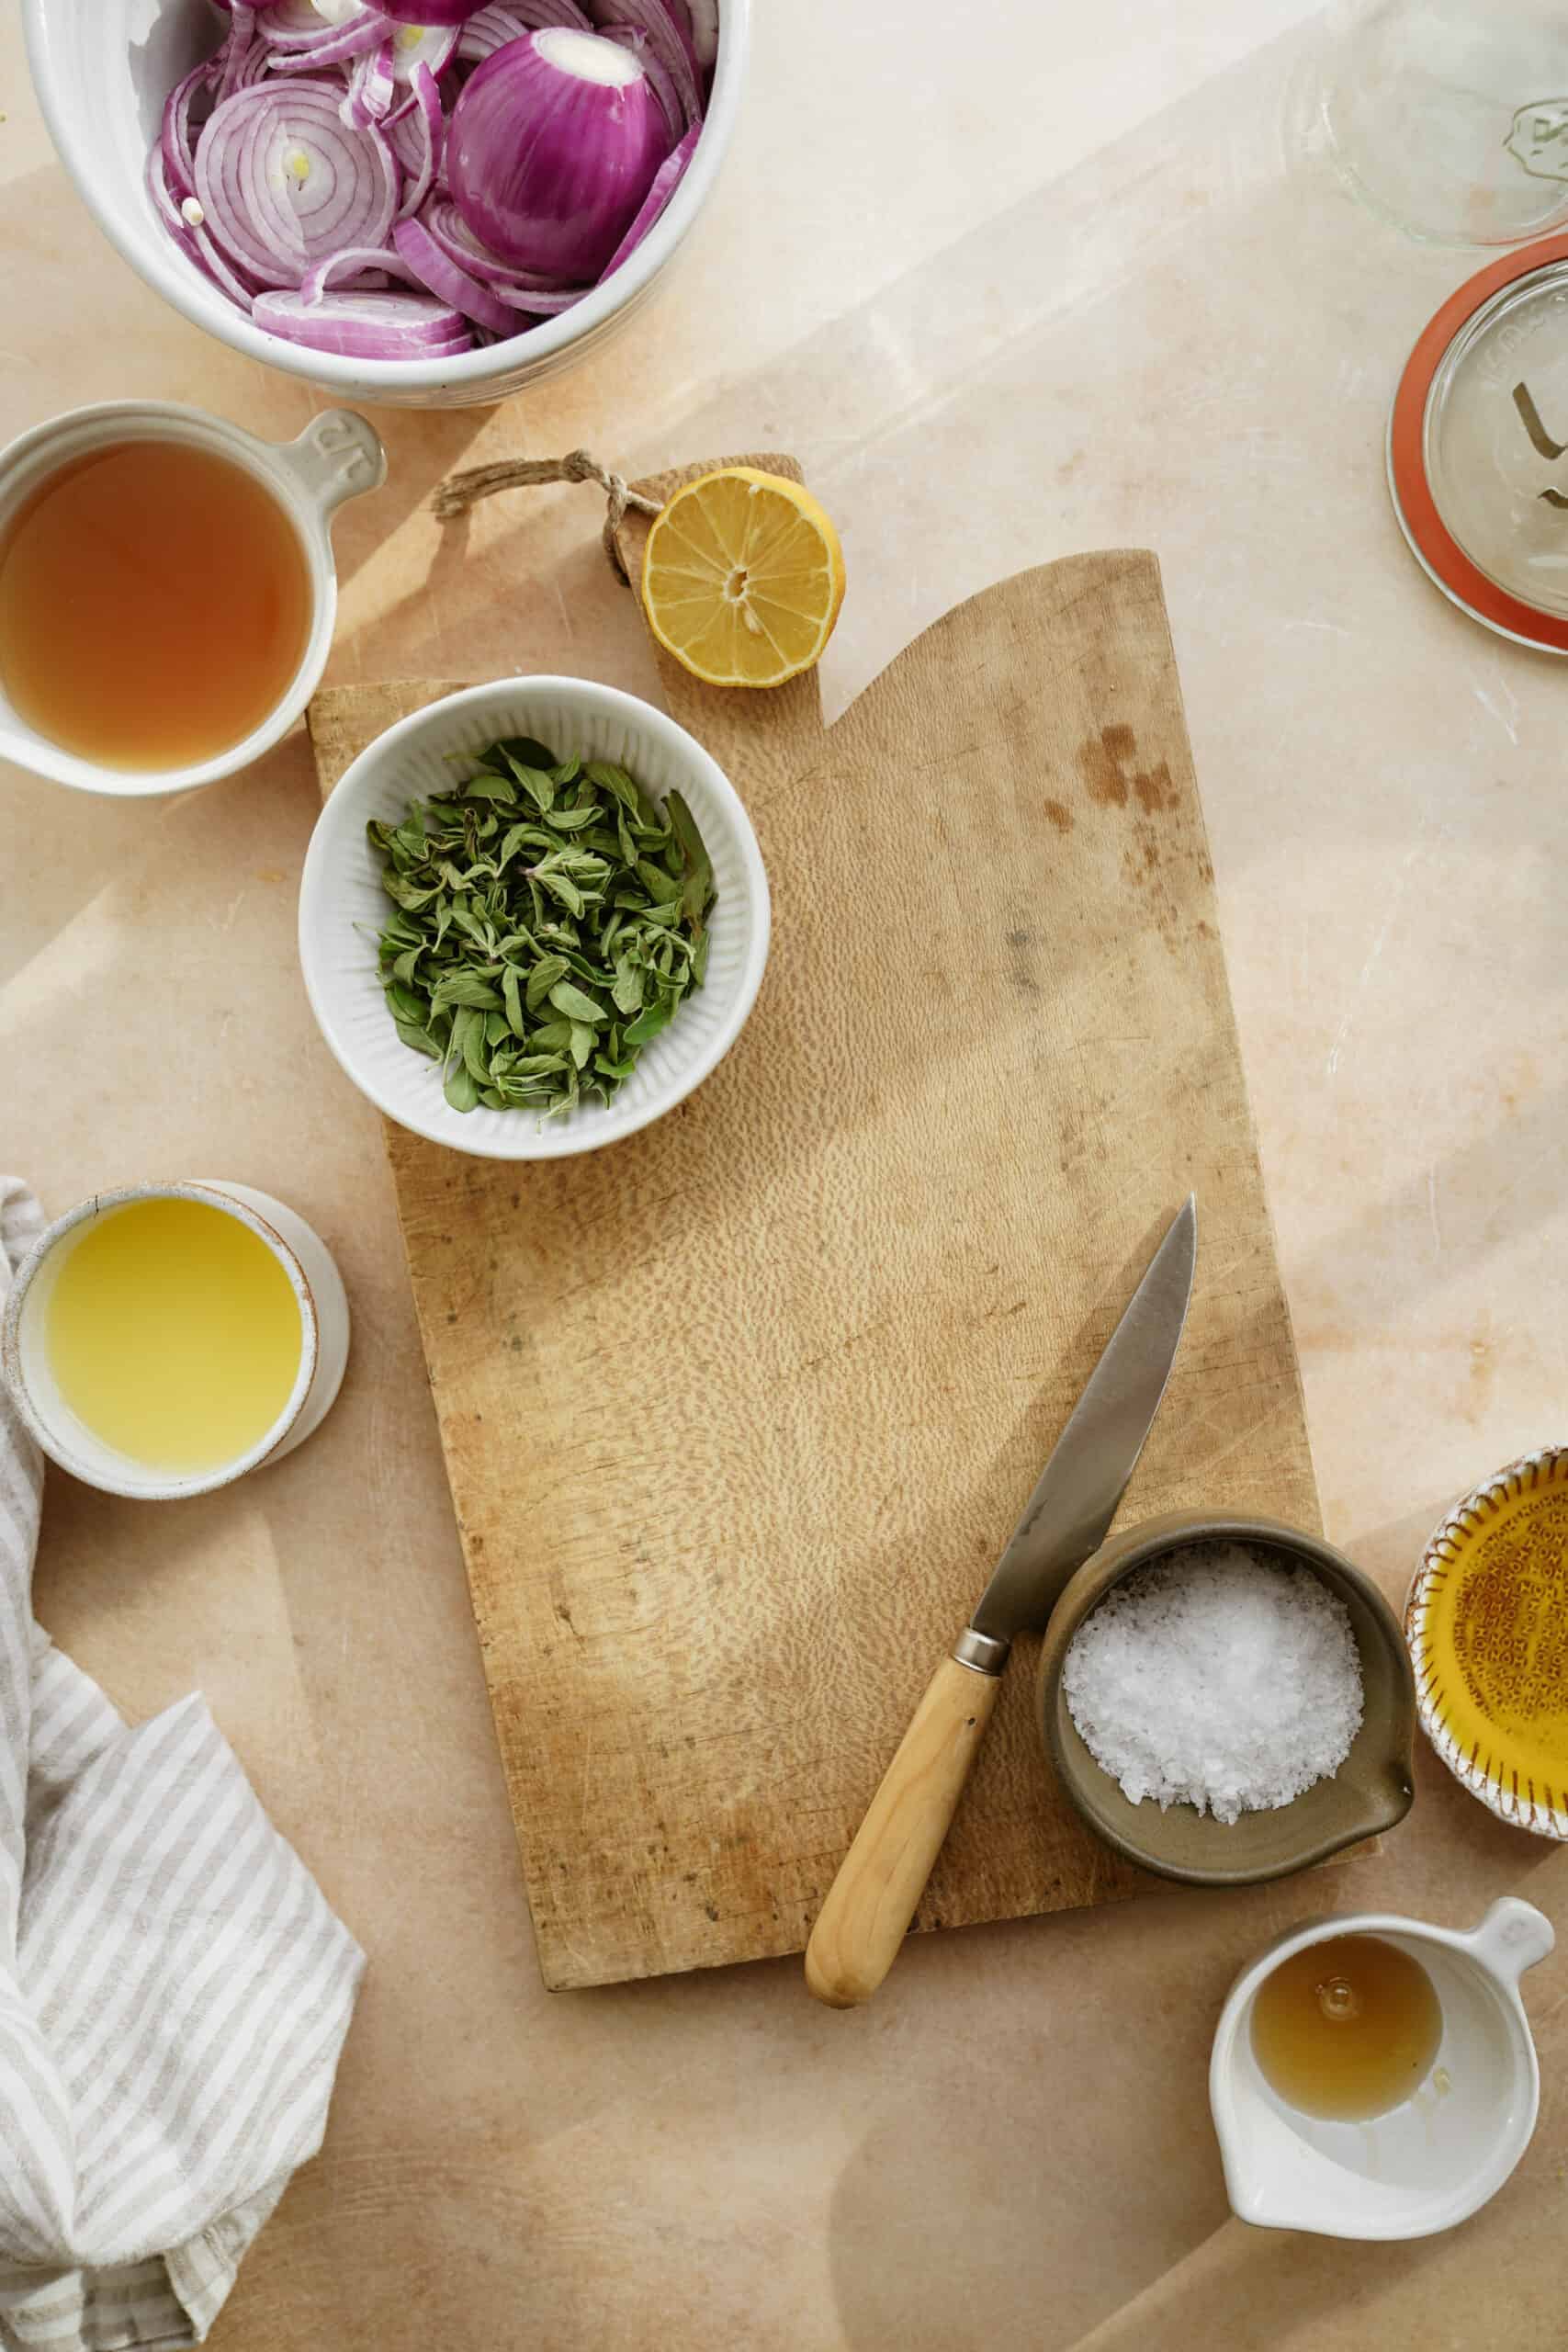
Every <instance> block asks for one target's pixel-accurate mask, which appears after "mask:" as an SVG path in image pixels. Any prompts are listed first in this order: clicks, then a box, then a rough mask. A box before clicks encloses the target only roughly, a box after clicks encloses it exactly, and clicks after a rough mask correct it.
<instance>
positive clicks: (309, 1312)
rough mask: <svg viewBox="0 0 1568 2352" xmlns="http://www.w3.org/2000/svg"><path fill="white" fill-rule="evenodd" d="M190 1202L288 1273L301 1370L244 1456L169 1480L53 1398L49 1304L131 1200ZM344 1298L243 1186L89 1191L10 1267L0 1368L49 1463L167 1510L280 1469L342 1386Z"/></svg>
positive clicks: (295, 1237) (277, 1211)
mask: <svg viewBox="0 0 1568 2352" xmlns="http://www.w3.org/2000/svg"><path fill="white" fill-rule="evenodd" d="M168 1200H183V1201H199V1202H201V1203H202V1204H204V1205H205V1206H206V1207H208V1208H215V1209H221V1210H222V1212H223V1213H224V1215H225V1216H231V1217H234V1218H236V1219H237V1220H238V1221H239V1223H240V1224H242V1225H244V1226H248V1227H250V1230H251V1231H252V1232H253V1233H254V1234H255V1235H257V1236H258V1237H259V1238H260V1239H261V1240H263V1241H265V1243H266V1246H267V1248H268V1249H269V1250H271V1251H272V1253H273V1255H274V1257H275V1258H276V1260H277V1261H278V1263H279V1265H280V1266H281V1267H282V1268H283V1271H284V1272H285V1273H286V1274H287V1275H288V1281H289V1285H290V1287H291V1289H292V1290H293V1293H294V1295H295V1298H296V1300H297V1301H298V1303H299V1325H300V1346H299V1372H298V1374H296V1376H295V1381H294V1385H293V1387H292V1389H291V1390H290V1391H289V1394H288V1403H287V1404H286V1405H285V1406H284V1408H283V1410H282V1411H281V1412H280V1413H279V1415H278V1417H277V1419H276V1421H275V1422H274V1423H273V1425H272V1427H271V1429H269V1430H267V1431H266V1433H265V1436H264V1437H262V1438H261V1439H259V1440H258V1442H256V1444H254V1446H252V1447H251V1449H250V1451H249V1452H248V1453H243V1454H240V1455H238V1456H237V1457H236V1458H235V1459H234V1460H233V1461H232V1462H226V1463H223V1464H220V1467H219V1468H218V1469H216V1470H204V1471H199V1472H196V1473H193V1474H192V1475H190V1476H184V1477H169V1476H166V1475H162V1474H160V1473H159V1472H157V1471H154V1470H150V1469H148V1468H147V1466H146V1464H144V1463H141V1462H137V1461H135V1460H134V1459H133V1458H132V1457H131V1456H130V1455H129V1454H125V1453H120V1452H119V1451H118V1448H117V1447H115V1446H110V1445H106V1444H105V1443H104V1442H103V1440H102V1438H100V1437H98V1436H97V1435H96V1432H95V1431H94V1430H90V1429H88V1428H87V1426H86V1424H85V1422H84V1421H82V1420H81V1419H79V1418H78V1417H77V1415H76V1414H75V1413H73V1411H72V1409H71V1408H70V1406H69V1405H68V1404H67V1403H66V1402H65V1399H64V1398H63V1397H62V1395H61V1393H60V1386H59V1383H58V1382H57V1381H56V1379H55V1377H54V1374H53V1372H52V1370H51V1365H50V1361H49V1349H48V1343H47V1325H48V1316H49V1302H50V1297H51V1293H52V1291H53V1288H54V1285H55V1283H56V1282H57V1281H58V1280H59V1278H60V1273H61V1270H62V1267H63V1266H64V1264H65V1261H66V1260H67V1259H68V1258H69V1257H70V1255H71V1253H72V1251H73V1250H74V1249H75V1248H76V1246H77V1244H78V1243H79V1242H81V1241H84V1240H85V1238H86V1237H87V1235H88V1234H89V1233H90V1232H91V1231H92V1230H93V1228H94V1227H95V1226H96V1225H97V1224H98V1223H99V1222H100V1221H101V1220H102V1219H103V1218H104V1217H107V1216H115V1215H116V1214H117V1213H118V1211H119V1210H121V1209H124V1208H128V1207H130V1205H131V1204H133V1203H135V1202H138V1201H168ZM348 1332H349V1318H348V1299H347V1296H346V1295H345V1293H344V1286H343V1277H342V1276H341V1275H340V1273H339V1272H338V1270H337V1267H336V1266H335V1265H334V1263H333V1258H332V1254H331V1252H330V1251H329V1250H328V1248H327V1245H326V1243H325V1242H324V1241H323V1240H322V1239H321V1236H320V1234H318V1233H316V1232H314V1231H312V1229H311V1227H310V1226H308V1225H307V1224H306V1222H305V1220H304V1218H303V1217H302V1216H297V1215H296V1213H295V1211H294V1210H293V1209H291V1208H288V1207H287V1206H286V1205H285V1204H284V1203H283V1202H282V1201H278V1200H274V1199H273V1197H272V1195H271V1194H270V1193H258V1192H256V1191H254V1189H253V1187H252V1186H251V1185H249V1184H231V1183H230V1182H228V1181H227V1180H226V1179H225V1180H221V1181H216V1182H213V1181H206V1180H203V1181H198V1182H191V1183H183V1184H126V1185H122V1186H120V1187H118V1189H117V1190H116V1191H114V1192H112V1193H94V1194H93V1197H92V1199H91V1200H89V1201H84V1202H82V1204H81V1205H80V1206H79V1207H77V1208H73V1209H71V1210H69V1211H68V1212H67V1214H66V1215H65V1216H62V1217H57V1218H56V1219H55V1222H54V1223H53V1224H52V1225H51V1226H50V1227H48V1229H47V1230H46V1231H45V1232H43V1233H41V1234H40V1235H39V1238H38V1239H37V1241H36V1242H35V1243H34V1244H33V1246H32V1248H31V1250H29V1251H28V1255H27V1256H26V1258H24V1260H23V1261H22V1263H21V1265H20V1266H19V1267H18V1268H17V1278H16V1281H15V1282H14V1283H12V1285H11V1295H10V1297H9V1298H8V1300H7V1301H6V1317H5V1323H4V1327H3V1329H0V1370H3V1371H4V1374H5V1378H6V1386H7V1387H8V1388H9V1390H10V1392H11V1397H12V1401H13V1402H14V1404H15V1405H16V1408H17V1412H18V1413H19V1414H20V1415H21V1417H22V1419H23V1421H24V1422H25V1424H26V1425H27V1427H28V1430H30V1431H31V1433H32V1435H33V1437H34V1438H35V1439H36V1440H37V1442H38V1443H39V1445H40V1446H41V1447H42V1448H43V1450H44V1452H45V1453H47V1454H48V1456H49V1458H50V1460H51V1462H57V1463H58V1464H60V1466H61V1468H62V1470H69V1471H70V1473H71V1475H72V1476H73V1478H80V1479H81V1480H82V1481H83V1483H84V1485H85V1486H89V1487H100V1488H101V1489H102V1490H103V1491H104V1493H106V1494H110V1495H130V1496H131V1497H133V1498H135V1499H137V1500H139V1501H143V1502H169V1501H174V1500H175V1499H177V1498H181V1497H184V1496H186V1495H204V1494H208V1493H209V1492H210V1491H211V1489H212V1488H213V1487H227V1486H229V1485H230V1484H231V1482H232V1481H233V1480H234V1479H236V1478H243V1476H244V1475H245V1472H246V1471H247V1470H254V1469H256V1468H257V1467H258V1466H259V1465H260V1464H262V1463H264V1462H280V1461H281V1460H282V1458H283V1456H284V1455H285V1454H286V1453H293V1451H294V1449H295V1447H296V1446H297V1445H303V1443H304V1442H305V1440H306V1439H307V1438H308V1437H309V1436H310V1433H311V1431H312V1430H315V1429H317V1428H318V1427H319V1426H320V1424H321V1420H322V1419H323V1418H324V1417H325V1415H326V1413H327V1411H328V1408H330V1407H331V1405H332V1404H333V1400H334V1398H335V1397H336V1396H337V1393H338V1390H339V1389H340V1388H341V1386H342V1385H343V1375H344V1367H345V1366H346V1364H347V1363H348Z"/></svg>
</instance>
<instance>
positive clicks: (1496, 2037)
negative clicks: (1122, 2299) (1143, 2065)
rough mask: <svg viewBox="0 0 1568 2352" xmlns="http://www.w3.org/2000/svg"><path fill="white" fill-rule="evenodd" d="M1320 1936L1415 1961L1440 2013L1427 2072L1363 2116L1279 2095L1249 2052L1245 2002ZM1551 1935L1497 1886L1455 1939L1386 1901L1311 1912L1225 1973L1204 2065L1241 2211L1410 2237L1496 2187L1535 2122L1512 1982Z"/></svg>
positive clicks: (1440, 2225)
mask: <svg viewBox="0 0 1568 2352" xmlns="http://www.w3.org/2000/svg"><path fill="white" fill-rule="evenodd" d="M1328 1936H1379V1937H1381V1938H1382V1940H1383V1941H1384V1942H1385V1943H1391V1944H1396V1945H1398V1947H1399V1948H1400V1949H1401V1951H1406V1952H1408V1953H1409V1954H1410V1957H1411V1958H1412V1959H1413V1960H1415V1961H1417V1962H1419V1963H1420V1965H1421V1966H1422V1967H1423V1968H1424V1969H1425V1970H1426V1972H1427V1975H1428V1977H1429V1978H1430V1979H1431V1983H1432V1989H1433V1991H1434V1992H1435V1993H1436V1994H1437V1996H1438V2005H1439V2007H1441V2010H1442V2013H1443V2033H1442V2040H1441V2041H1440V2042H1439V2044H1438V2054H1437V2057H1436V2059H1435V2061H1434V2062H1433V2065H1432V2069H1431V2072H1430V2073H1429V2075H1427V2080H1426V2081H1425V2082H1424V2083H1423V2084H1422V2085H1421V2086H1420V2087H1419V2089H1418V2090H1417V2091H1416V2093H1415V2094H1414V2096H1413V2097H1412V2098H1408V2099H1406V2100H1405V2101H1404V2105H1403V2106H1401V2107H1396V2108H1394V2109H1392V2110H1391V2111H1390V2112H1389V2113H1388V2114H1386V2115H1377V2116H1373V2117H1371V2119H1370V2120H1368V2121H1366V2122H1364V2123H1329V2122H1325V2121H1322V2120H1319V2119H1318V2118H1316V2117H1314V2116H1310V2115H1303V2113H1302V2112H1301V2111H1300V2110H1299V2109H1295V2108H1292V2107H1291V2106H1289V2105H1288V2104H1287V2103H1286V2102H1285V2101H1284V2100H1283V2099H1282V2098H1280V2097H1279V2095H1278V2094H1277V2093H1276V2092H1275V2091H1273V2090H1272V2089H1270V2087H1269V2084H1268V2083H1267V2082H1265V2080H1264V2078H1263V2075H1262V2073H1261V2071H1260V2069H1259V2067H1258V2061H1257V2059H1256V2058H1255V2057H1254V2056H1253V2054H1252V2035H1251V2027H1252V2005H1253V2002H1254V2000H1255V1999H1256V1998H1257V1996H1258V1987H1259V1986H1260V1985H1262V1984H1263V1982H1264V1980H1265V1978H1267V1977H1269V1976H1271V1975H1272V1974H1273V1973H1274V1971H1275V1969H1276V1968H1278V1967H1279V1965H1280V1962H1281V1961H1283V1960H1288V1959H1289V1958H1290V1956H1291V1954H1292V1952H1295V1951H1302V1950H1303V1947H1304V1946H1306V1945H1309V1944H1314V1943H1320V1942H1322V1941H1323V1939H1325V1937H1328ZM1552 1942H1553V1937H1552V1930H1551V1921H1550V1920H1549V1919H1547V1918H1546V1917H1544V1916H1543V1915H1542V1913H1540V1911H1538V1910H1537V1909H1536V1908H1535V1906H1534V1905H1533V1904H1529V1903H1521V1902H1520V1901H1519V1900H1518V1898H1517V1896H1515V1895H1505V1896H1504V1897H1503V1899H1502V1900H1501V1901H1500V1902H1497V1903H1494V1905H1492V1908H1491V1909H1490V1910H1489V1911H1488V1912H1487V1914H1486V1917H1484V1919H1483V1920H1482V1922H1481V1925H1480V1926H1479V1927H1478V1928H1472V1929H1471V1931H1470V1933H1469V1934H1468V1935H1460V1934H1457V1933H1455V1932H1454V1931H1453V1930H1452V1929H1451V1928H1433V1927H1428V1926H1427V1923H1426V1922H1425V1921H1424V1920H1421V1919H1406V1918H1402V1917H1399V1916H1398V1915H1397V1914H1395V1913H1393V1912H1388V1913H1384V1912H1379V1911H1366V1912H1358V1913H1356V1914H1354V1915H1353V1916H1351V1917H1341V1918H1337V1919H1334V1918H1331V1919H1318V1920H1314V1923H1313V1925H1312V1926H1311V1927H1310V1928H1298V1929H1297V1930H1296V1932H1295V1933H1294V1934H1293V1935H1289V1936H1282V1937H1281V1938H1280V1941H1279V1942H1278V1943H1276V1944H1274V1945H1272V1946H1271V1947H1270V1948H1269V1951H1266V1952H1265V1953H1264V1954H1263V1955H1262V1957H1261V1958H1260V1959H1258V1960H1257V1961H1255V1962H1253V1964H1252V1966H1251V1967H1250V1968H1248V1969H1247V1970H1246V1971H1245V1972H1244V1973H1243V1974H1242V1975H1241V1976H1239V1977H1238V1978H1237V1980H1236V1982H1235V1985H1234V1987H1233V1988H1232V1991H1231V1995H1230V1998H1229V1999H1228V2000H1227V2001H1226V2003H1225V2006H1224V2011H1223V2012H1222V2014H1221V2018H1220V2023H1219V2029H1218V2030H1217V2032H1216V2033H1215V2035H1214V2048H1213V2058H1212V2060H1211V2062H1210V2068H1209V2103H1210V2106H1211V2107H1212V2109H1213V2117H1214V2129H1215V2131H1217V2132H1218V2133H1219V2139H1220V2153H1221V2154H1222V2156H1223V2157H1224V2167H1225V2188H1226V2190H1227V2192H1228V2193H1229V2197H1230V2201H1231V2207H1232V2210H1233V2211H1234V2212H1235V2214H1236V2215H1237V2217H1238V2218H1239V2219H1240V2220H1241V2221H1244V2222H1254V2223H1255V2224H1257V2225H1258V2226H1260V2227H1263V2228H1268V2229H1276V2230H1314V2231H1316V2232H1317V2233H1319V2234H1320V2235H1322V2236H1325V2237H1337V2238H1422V2237H1430V2236H1431V2235H1432V2234H1433V2233H1435V2232H1436V2231H1438V2230H1448V2229H1451V2228H1452V2227H1453V2225H1454V2223H1455V2222H1462V2221H1464V2220H1465V2219H1466V2218H1467V2217H1468V2216H1469V2215H1470V2214H1472V2213H1473V2212H1475V2211H1477V2210H1478V2208H1479V2207H1481V2206H1483V2205H1484V2204H1485V2203H1486V2201H1487V2199H1489V2198H1491V2197H1494V2196H1495V2195H1496V2193H1497V2191H1498V2189H1499V2188H1501V2187H1502V2186H1503V2183H1504V2182H1505V2181H1506V2179H1507V2177H1508V2175H1509V2174H1510V2173H1511V2172H1512V2171H1513V2169H1514V2166H1515V2165H1517V2163H1518V2161H1519V2158H1520V2157H1521V2156H1522V2155H1523V2154H1524V2152H1525V2150H1526V2148H1527V2147H1528V2146H1529V2138H1530V2133H1531V2132H1532V2131H1534V2129H1535V2119H1536V2109H1537V2107H1538V2105H1539V2103H1540V2068H1539V2066H1538V2064H1537V2061H1536V2054H1535V2043H1534V2042H1533V2041H1532V2040H1531V2039H1530V2030H1529V2021H1528V2019H1527V2018H1526V2016H1525V2008H1524V2003H1523V2002H1522V2001H1521V2000H1520V1998H1519V1978H1520V1976H1521V1975H1522V1974H1523V1973H1524V1971H1525V1970H1526V1969H1527V1968H1533V1967H1534V1965H1535V1963H1536V1962H1537V1961H1538V1960H1544V1959H1545V1958H1546V1955H1547V1953H1548V1952H1549V1951H1551V1948H1552Z"/></svg>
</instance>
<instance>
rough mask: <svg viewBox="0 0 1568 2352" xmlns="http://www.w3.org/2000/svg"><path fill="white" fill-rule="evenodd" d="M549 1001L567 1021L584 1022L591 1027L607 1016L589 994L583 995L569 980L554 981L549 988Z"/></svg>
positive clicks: (596, 1025)
mask: <svg viewBox="0 0 1568 2352" xmlns="http://www.w3.org/2000/svg"><path fill="white" fill-rule="evenodd" d="M550 1002H551V1003H552V1004H553V1005H554V1006H555V1009H556V1011H557V1012H564V1013H565V1014H566V1016H567V1018H568V1020H569V1021H581V1022H586V1023H587V1024H588V1026H589V1027H590V1028H592V1029H596V1028H597V1027H598V1026H599V1023H601V1022H602V1021H604V1020H606V1019H607V1018H608V1015H607V1014H605V1013H604V1012H601V1011H600V1010H599V1007H598V1006H597V1005H596V1004H595V1003H594V1001H593V1000H592V997H591V996H584V994H583V992H582V990H581V989H579V988H573V986H572V984H571V982H570V980H558V981H557V982H556V984H555V986H554V988H553V989H551V990H550Z"/></svg>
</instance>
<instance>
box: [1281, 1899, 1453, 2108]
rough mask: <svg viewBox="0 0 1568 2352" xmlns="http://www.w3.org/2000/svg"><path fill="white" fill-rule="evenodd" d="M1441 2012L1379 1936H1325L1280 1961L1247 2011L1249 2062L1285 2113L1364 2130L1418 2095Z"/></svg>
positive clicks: (1412, 1967)
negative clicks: (1293, 2110) (1297, 2112)
mask: <svg viewBox="0 0 1568 2352" xmlns="http://www.w3.org/2000/svg"><path fill="white" fill-rule="evenodd" d="M1442 2038H1443V2013H1442V2009H1441V2007H1439V2005H1438V1996H1437V1995H1436V1993H1435V1992H1434V1991H1433V1990H1432V1980H1431V1978H1430V1977H1429V1976H1428V1975H1427V1972H1426V1970H1425V1969H1424V1968H1423V1967H1422V1965H1421V1963H1420V1962H1419V1961H1417V1960H1412V1958H1411V1957H1410V1954H1409V1953H1408V1952H1407V1951H1401V1950H1400V1948H1399V1946H1398V1945H1397V1944H1390V1943H1384V1941H1383V1939H1382V1937H1381V1936H1328V1937H1325V1939H1324V1941H1323V1942H1322V1943H1317V1944H1308V1945H1307V1946H1306V1948H1305V1950H1304V1951H1295V1952H1292V1954H1291V1956H1290V1958H1289V1959H1288V1960H1282V1961H1281V1962H1280V1965H1279V1967H1278V1968H1277V1969H1275V1971H1274V1973H1273V1974H1272V1975H1271V1976H1268V1977H1265V1979H1264V1981H1263V1983H1262V1984H1261V1985H1259V1987H1258V1996H1257V1998H1256V2000H1255V2001H1254V2002H1253V2004H1252V2054H1253V2056H1254V2057H1255V2058H1256V2059H1257V2061H1258V2068H1259V2071H1260V2072H1261V2074H1262V2075H1263V2078H1264V2080H1265V2082H1267V2083H1268V2084H1269V2086H1270V2087H1271V2088H1272V2089H1274V2090H1276V2091H1278V2093H1279V2095H1280V2098H1282V2099H1284V2100H1285V2102H1286V2103H1287V2105H1288V2106H1291V2107H1293V2108H1296V2109H1299V2110H1300V2112H1301V2113H1302V2114H1303V2115H1315V2116H1317V2117H1319V2118H1320V2119H1321V2120H1324V2121H1325V2122H1334V2123H1364V2122H1366V2121H1367V2120H1368V2119H1369V2118H1370V2117H1371V2116H1374V2115H1386V2114H1387V2112H1388V2110H1389V2109H1390V2108H1393V2107H1398V2106H1400V2105H1401V2104H1402V2103H1403V2102H1404V2100H1405V2099H1407V2098H1409V2097H1410V2095H1411V2093H1412V2092H1413V2091H1416V2090H1419V2088H1420V2086H1421V2085H1422V2084H1423V2083H1424V2082H1425V2081H1426V2079H1427V2075H1428V2074H1429V2073H1430V2071H1431V2065H1432V2061H1433V2059H1434V2058H1435V2057H1436V2056H1437V2054H1438V2043H1439V2042H1440V2041H1441V2040H1442Z"/></svg>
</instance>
